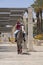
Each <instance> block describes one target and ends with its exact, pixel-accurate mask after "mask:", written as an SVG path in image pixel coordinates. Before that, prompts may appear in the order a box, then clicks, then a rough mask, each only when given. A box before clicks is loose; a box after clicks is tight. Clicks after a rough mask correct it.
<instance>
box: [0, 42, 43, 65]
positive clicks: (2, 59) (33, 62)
mask: <svg viewBox="0 0 43 65" xmlns="http://www.w3.org/2000/svg"><path fill="white" fill-rule="evenodd" d="M34 50H36V52H26V53H24V54H21V55H20V54H19V55H18V54H17V46H16V44H8V43H7V44H6V43H0V65H43V46H34Z"/></svg>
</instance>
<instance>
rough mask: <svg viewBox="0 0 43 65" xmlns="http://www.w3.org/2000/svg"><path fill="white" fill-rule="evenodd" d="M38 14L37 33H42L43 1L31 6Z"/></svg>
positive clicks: (37, 1)
mask: <svg viewBox="0 0 43 65" xmlns="http://www.w3.org/2000/svg"><path fill="white" fill-rule="evenodd" d="M31 6H32V7H33V8H34V11H35V12H36V17H37V33H39V32H40V33H41V32H42V10H43V0H36V1H34V3H33V4H32V5H31Z"/></svg>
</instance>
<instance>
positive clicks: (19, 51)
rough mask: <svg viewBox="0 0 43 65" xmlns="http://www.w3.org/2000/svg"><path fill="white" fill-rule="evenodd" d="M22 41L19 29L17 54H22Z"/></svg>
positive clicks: (21, 33)
mask: <svg viewBox="0 0 43 65" xmlns="http://www.w3.org/2000/svg"><path fill="white" fill-rule="evenodd" d="M22 41H23V32H22V30H21V29H20V31H19V32H18V34H17V52H18V54H21V53H22Z"/></svg>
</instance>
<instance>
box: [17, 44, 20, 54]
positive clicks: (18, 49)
mask: <svg viewBox="0 0 43 65" xmlns="http://www.w3.org/2000/svg"><path fill="white" fill-rule="evenodd" d="M17 52H18V54H19V53H20V46H19V44H17Z"/></svg>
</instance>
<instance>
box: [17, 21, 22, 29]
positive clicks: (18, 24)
mask: <svg viewBox="0 0 43 65" xmlns="http://www.w3.org/2000/svg"><path fill="white" fill-rule="evenodd" d="M20 28H21V24H20V22H17V25H16V29H17V30H20Z"/></svg>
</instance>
